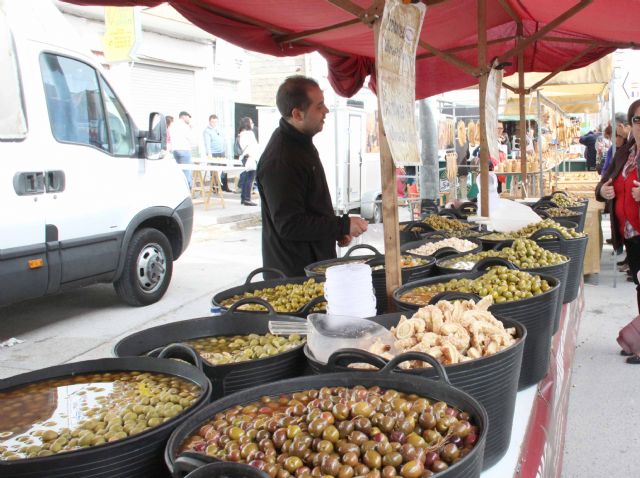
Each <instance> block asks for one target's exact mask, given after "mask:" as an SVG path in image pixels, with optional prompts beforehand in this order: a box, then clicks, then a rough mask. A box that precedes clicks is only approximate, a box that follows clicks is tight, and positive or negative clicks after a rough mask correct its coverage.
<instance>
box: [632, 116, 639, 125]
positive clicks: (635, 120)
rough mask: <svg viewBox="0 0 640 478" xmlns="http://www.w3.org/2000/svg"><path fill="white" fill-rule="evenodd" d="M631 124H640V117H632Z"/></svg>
mask: <svg viewBox="0 0 640 478" xmlns="http://www.w3.org/2000/svg"><path fill="white" fill-rule="evenodd" d="M631 122H632V123H633V124H640V116H632V117H631Z"/></svg>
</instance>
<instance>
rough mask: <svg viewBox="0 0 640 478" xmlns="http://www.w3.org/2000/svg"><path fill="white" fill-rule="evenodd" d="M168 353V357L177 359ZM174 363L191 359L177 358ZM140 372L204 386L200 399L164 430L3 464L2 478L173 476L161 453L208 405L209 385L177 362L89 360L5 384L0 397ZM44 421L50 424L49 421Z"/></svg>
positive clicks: (0, 466) (1, 385)
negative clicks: (62, 381)
mask: <svg viewBox="0 0 640 478" xmlns="http://www.w3.org/2000/svg"><path fill="white" fill-rule="evenodd" d="M173 356H174V355H173V353H171V352H170V351H168V352H167V357H173ZM176 357H179V358H182V359H185V358H186V359H188V357H183V356H180V355H177V356H176ZM124 371H140V372H154V373H163V374H167V375H172V376H177V377H181V378H183V379H186V380H188V381H190V382H193V383H195V384H197V385H198V386H200V388H201V389H202V395H201V396H200V398H199V399H198V400H197V401H196V402H195V403H194V404H192V405H191V407H189V408H188V409H187V410H185V411H183V412H182V413H180V414H179V415H177V416H176V417H174V418H172V419H170V420H169V421H167V422H165V423H163V424H162V425H160V426H158V427H155V428H152V429H150V430H147V431H145V432H143V433H140V434H139V435H134V436H132V437H129V438H125V439H123V440H119V441H116V442H112V443H105V444H103V445H97V446H93V447H89V448H83V449H81V450H76V451H71V452H67V453H59V454H56V455H52V456H47V457H41V458H29V459H24V460H15V461H0V476H2V478H44V477H46V478H159V477H167V476H169V474H168V472H167V469H166V467H165V464H164V463H163V461H162V451H163V450H164V448H165V444H166V442H167V439H168V438H169V435H170V434H171V432H172V431H173V430H174V428H176V426H178V424H179V423H180V422H181V421H183V420H185V419H186V418H187V417H189V416H190V415H193V414H194V413H195V412H197V411H198V410H200V409H202V408H203V407H204V406H205V405H207V404H208V403H209V398H210V395H211V384H210V383H209V379H208V378H207V377H206V375H205V374H204V372H203V371H202V370H200V369H198V368H196V367H194V366H192V365H190V364H188V363H184V362H180V361H177V360H168V359H159V358H150V357H133V358H106V359H99V360H87V361H84V362H75V363H70V364H65V365H58V366H55V367H49V368H44V369H41V370H35V371H33V372H28V373H24V374H21V375H16V376H13V377H9V378H6V379H4V380H2V381H1V382H0V391H6V390H9V389H12V388H16V387H19V386H24V385H28V384H32V383H36V382H42V381H45V380H49V379H56V378H63V377H71V376H77V375H83V374H92V373H101V372H124ZM45 421H46V420H45Z"/></svg>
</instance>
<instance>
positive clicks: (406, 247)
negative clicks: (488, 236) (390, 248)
mask: <svg viewBox="0 0 640 478" xmlns="http://www.w3.org/2000/svg"><path fill="white" fill-rule="evenodd" d="M444 239H446V238H443V237H440V236H439V235H437V234H434V235H431V236H429V237H423V238H422V239H420V240H419V241H412V242H407V243H406V244H403V245H402V246H400V252H401V253H402V254H410V255H412V256H416V257H427V256H422V255H420V254H415V253H413V252H409V251H410V250H412V249H417V248H418V247H420V246H422V245H424V244H428V243H434V242H440V241H442V240H444ZM464 240H465V241H469V242H473V243H474V244H475V245H476V247H475V248H474V249H471V250H470V251H467V252H464V254H475V253H476V252H480V251H481V250H482V243H481V242H480V239H478V238H477V237H470V238H466V239H464ZM456 254H461V252H460V251H459V250H457V249H455V248H453V247H442V248H440V249H438V250H437V251H435V252H434V253H433V254H431V256H432V257H434V258H435V259H436V260H437V259H440V258H442V257H448V256H453V255H456Z"/></svg>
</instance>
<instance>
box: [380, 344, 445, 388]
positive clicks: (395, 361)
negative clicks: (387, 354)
mask: <svg viewBox="0 0 640 478" xmlns="http://www.w3.org/2000/svg"><path fill="white" fill-rule="evenodd" d="M407 360H421V361H423V362H427V363H429V365H431V366H432V367H433V368H434V369H435V371H436V373H437V374H438V376H439V377H440V378H439V381H441V382H445V383H446V384H447V385H451V382H450V381H449V376H448V375H447V372H446V371H445V369H444V367H443V366H442V364H441V363H440V362H438V361H437V360H436V359H435V358H433V357H432V356H431V355H428V354H425V353H422V352H415V351H413V352H405V353H403V354H400V355H397V356H396V357H393V358H392V359H391V360H389V363H387V365H385V366H384V368H382V370H380V372H378V373H381V374H385V375H389V374H391V373H394V371H395V369H396V367H397V366H398V365H400V364H401V363H402V362H406V361H407Z"/></svg>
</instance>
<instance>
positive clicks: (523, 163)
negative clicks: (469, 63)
mask: <svg viewBox="0 0 640 478" xmlns="http://www.w3.org/2000/svg"><path fill="white" fill-rule="evenodd" d="M523 33H524V32H523V29H522V22H520V23H518V41H521V39H522V35H523ZM524 101H525V99H524V50H520V51H519V52H518V103H519V104H518V106H519V108H520V171H521V178H522V187H523V188H524V190H525V191H528V186H527V182H528V177H527V131H526V127H527V125H526V121H527V120H526V115H525V108H524Z"/></svg>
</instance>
